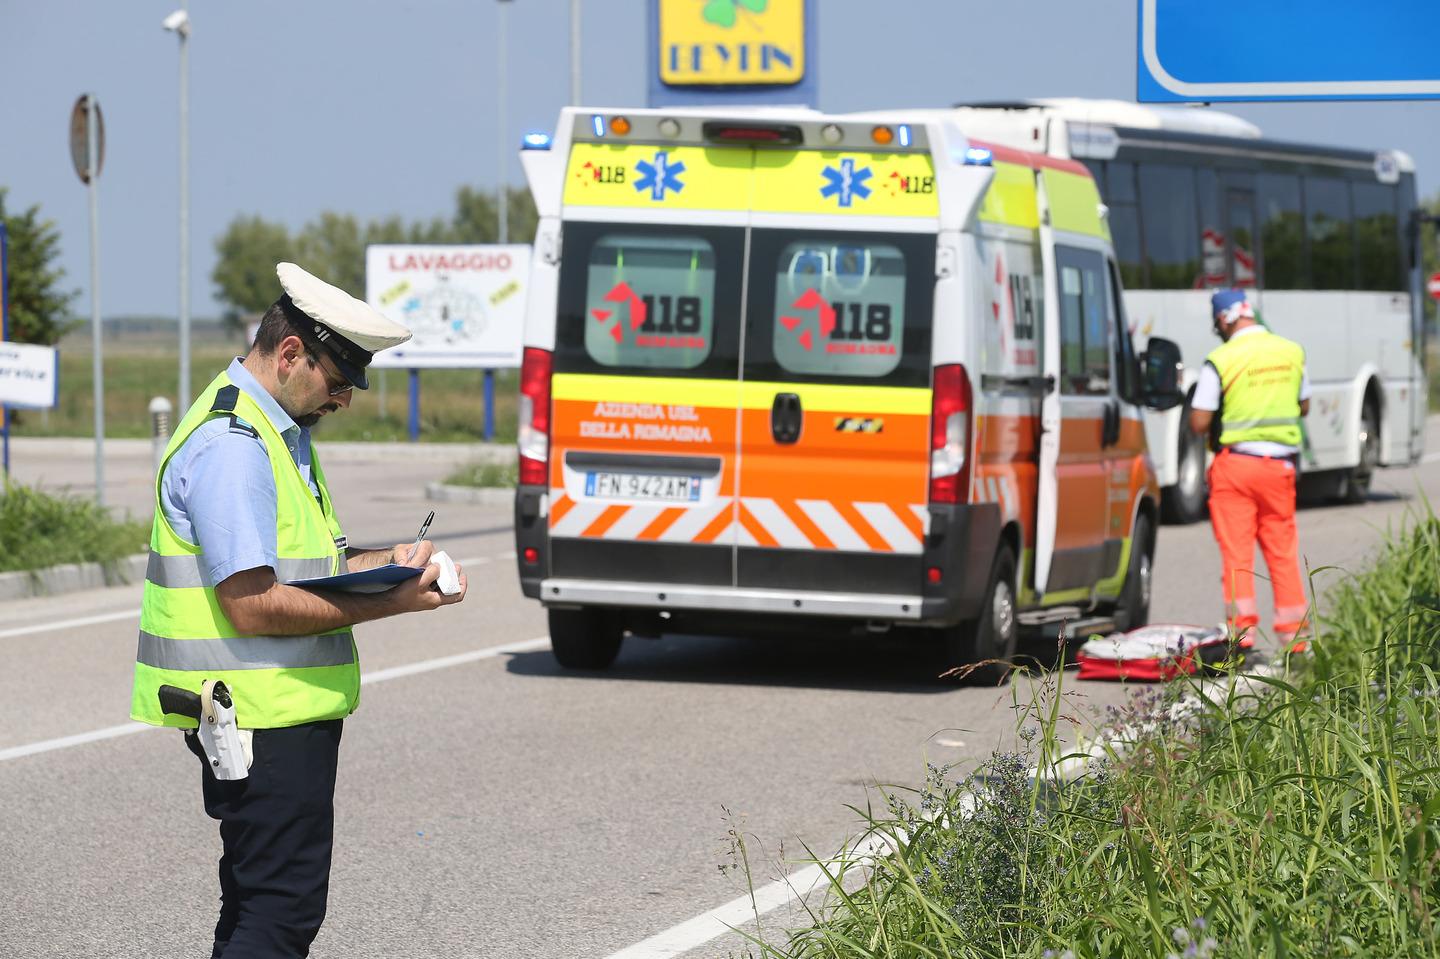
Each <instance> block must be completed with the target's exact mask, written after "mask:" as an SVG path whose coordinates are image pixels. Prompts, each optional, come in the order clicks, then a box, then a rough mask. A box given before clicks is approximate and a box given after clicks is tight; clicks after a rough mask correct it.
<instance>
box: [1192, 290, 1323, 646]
mask: <svg viewBox="0 0 1440 959" xmlns="http://www.w3.org/2000/svg"><path fill="white" fill-rule="evenodd" d="M1210 308H1211V317H1212V320H1213V322H1214V325H1215V332H1216V334H1217V335H1218V336H1219V337H1220V338H1221V339H1222V340H1224V341H1225V342H1224V343H1223V344H1222V345H1220V346H1218V347H1216V348H1215V349H1214V350H1213V351H1211V353H1210V355H1209V356H1207V357H1206V358H1205V366H1204V367H1203V368H1202V369H1201V371H1200V381H1199V382H1198V383H1197V384H1196V386H1195V396H1194V398H1193V399H1192V400H1191V404H1190V405H1191V410H1192V411H1191V414H1190V427H1191V429H1193V430H1194V431H1195V432H1196V433H1200V434H1202V435H1204V434H1206V433H1208V432H1210V429H1211V423H1212V420H1213V419H1214V416H1215V414H1216V413H1217V412H1218V413H1219V414H1220V424H1219V441H1218V445H1219V450H1218V452H1217V453H1216V455H1215V460H1214V462H1213V463H1212V464H1211V466H1210V474H1209V476H1210V521H1211V524H1212V525H1213V526H1214V528H1215V539H1216V540H1217V541H1218V542H1219V544H1220V559H1221V565H1222V567H1223V569H1224V579H1223V591H1224V595H1225V608H1226V616H1227V620H1228V622H1229V625H1230V629H1231V633H1232V635H1233V636H1235V637H1236V639H1237V641H1238V644H1239V645H1240V646H1241V647H1242V648H1248V647H1250V646H1252V645H1253V634H1254V629H1255V627H1256V626H1258V625H1259V622H1260V616H1259V607H1258V606H1257V605H1256V602H1255V577H1254V571H1253V569H1254V563H1255V543H1256V541H1257V540H1258V541H1259V543H1260V550H1261V552H1262V553H1263V554H1264V555H1265V565H1266V566H1267V567H1268V568H1269V570H1270V582H1271V586H1272V588H1273V590H1274V595H1275V623H1274V628H1275V634H1276V636H1277V638H1278V639H1279V640H1280V641H1281V644H1282V647H1283V648H1285V649H1287V650H1288V651H1291V652H1303V651H1304V650H1305V649H1306V646H1307V641H1306V639H1305V638H1304V637H1305V635H1306V633H1307V632H1308V629H1307V623H1306V614H1307V611H1308V605H1307V604H1306V601H1305V587H1304V585H1303V583H1302V581H1301V578H1300V557H1299V552H1300V546H1299V537H1298V535H1297V533H1296V529H1295V479H1296V467H1297V466H1298V465H1299V457H1300V444H1301V441H1302V438H1301V431H1300V418H1301V417H1302V416H1305V415H1306V414H1307V413H1308V412H1309V411H1310V383H1309V380H1308V378H1307V377H1306V374H1305V351H1304V350H1303V349H1301V348H1300V346H1299V345H1298V344H1296V343H1292V342H1291V341H1290V340H1287V339H1285V338H1284V337H1281V336H1277V335H1275V334H1274V333H1271V332H1270V331H1269V330H1267V329H1265V328H1264V327H1263V326H1261V325H1260V324H1259V323H1258V322H1257V321H1256V319H1255V311H1254V309H1253V308H1252V307H1251V305H1250V304H1249V302H1247V301H1246V299H1245V292H1244V291H1243V290H1221V291H1219V292H1217V293H1216V294H1215V295H1214V296H1212V297H1211V298H1210Z"/></svg>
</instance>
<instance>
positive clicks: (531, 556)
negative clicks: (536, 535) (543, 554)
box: [523, 546, 540, 566]
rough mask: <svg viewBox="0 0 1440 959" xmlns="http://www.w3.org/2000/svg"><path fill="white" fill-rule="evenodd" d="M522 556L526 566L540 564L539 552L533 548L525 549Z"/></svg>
mask: <svg viewBox="0 0 1440 959" xmlns="http://www.w3.org/2000/svg"><path fill="white" fill-rule="evenodd" d="M523 555H524V557H525V565H526V566H534V565H535V564H536V563H538V562H540V551H539V550H538V549H536V548H535V547H533V546H527V547H525V552H524V554H523Z"/></svg>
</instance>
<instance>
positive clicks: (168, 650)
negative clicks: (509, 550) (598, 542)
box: [130, 263, 466, 959]
mask: <svg viewBox="0 0 1440 959" xmlns="http://www.w3.org/2000/svg"><path fill="white" fill-rule="evenodd" d="M276 273H277V275H278V276H279V279H280V285H281V287H282V288H283V289H284V294H283V295H282V296H281V297H280V298H279V299H278V300H277V301H276V302H275V304H274V305H273V306H271V307H270V309H269V310H268V311H267V312H266V313H265V315H264V317H263V318H262V319H261V321H260V330H259V333H258V334H257V335H256V337H255V343H254V345H253V346H252V348H251V350H250V353H249V354H248V355H247V356H245V357H244V358H243V359H236V360H235V361H234V362H233V363H231V364H230V366H229V368H228V369H226V370H225V371H224V372H223V373H221V374H220V375H219V376H217V377H215V379H214V380H213V381H212V382H211V383H210V385H209V386H208V387H206V388H205V390H204V392H202V393H201V394H200V396H199V398H198V399H196V401H195V404H194V405H193V406H191V407H190V410H189V411H188V412H187V413H186V414H185V416H184V418H183V419H182V420H181V421H180V423H179V425H178V426H177V427H176V430H175V435H174V437H173V438H172V439H171V441H170V445H169V447H168V448H167V449H166V451H165V457H164V460H163V461H162V464H161V467H160V472H159V475H158V476H157V478H156V484H155V489H156V496H157V506H158V508H157V509H156V511H155V520H154V524H153V527H152V530H151V534H150V562H149V567H148V569H147V571H146V574H145V594H144V602H143V604H142V607H141V612H140V644H139V651H138V653H137V655H136V662H135V684H134V691H133V696H132V702H131V710H130V715H131V717H132V718H134V719H137V720H139V721H141V722H145V723H150V724H152V725H157V726H188V727H191V729H190V730H189V731H187V732H186V736H185V739H186V745H187V746H188V747H189V749H190V751H191V752H193V753H194V754H195V755H196V756H197V757H199V759H200V763H201V766H202V769H203V771H202V776H203V793H204V799H205V811H206V812H207V813H208V814H209V815H210V816H211V817H212V818H214V819H217V820H219V822H220V838H221V841H222V845H223V847H224V854H223V856H222V857H221V859H220V894H221V905H220V920H219V922H218V923H217V924H216V926H215V940H214V947H213V949H212V952H211V956H212V957H220V956H224V957H225V959H251V957H262V956H263V957H266V959H274V957H291V956H305V955H308V953H309V950H310V943H311V942H312V941H313V940H314V938H315V935H316V933H318V932H319V931H320V924H321V922H322V921H323V920H324V918H325V904H326V897H327V893H328V888H329V878H330V854H331V845H332V838H333V831H334V819H335V817H334V792H335V770H336V763H337V759H338V752H339V746H340V732H341V724H342V722H343V720H344V717H346V716H348V715H349V714H350V713H351V712H353V711H354V709H355V705H356V702H357V701H358V699H359V695H360V666H359V661H358V657H357V653H356V648H355V642H354V640H353V639H352V637H351V633H350V627H351V626H353V625H355V624H356V623H362V622H366V621H367V620H374V619H381V618H383V617H386V616H393V615H396V614H397V613H406V612H416V611H421V610H433V609H437V608H439V607H441V606H446V605H449V604H452V603H458V602H460V601H461V600H462V599H463V598H464V596H465V585H466V583H465V577H464V575H463V572H462V573H461V576H460V591H459V592H458V593H457V594H455V595H451V596H445V595H442V594H441V593H440V592H439V591H438V590H436V589H433V588H432V587H433V586H434V584H435V582H436V579H437V577H438V576H439V572H440V570H439V567H438V566H437V565H435V564H433V563H430V562H429V560H430V557H431V555H432V552H433V547H432V545H431V544H430V543H429V542H428V541H425V542H422V543H420V544H419V545H418V546H413V545H412V544H409V543H405V544H399V545H397V546H395V547H393V548H390V549H377V550H364V549H357V548H354V547H350V546H348V545H347V543H346V539H345V535H344V533H343V532H342V531H341V527H340V522H339V520H338V519H337V518H336V516H335V512H334V509H333V506H332V503H331V499H330V491H329V488H328V487H327V485H326V481H325V472H324V470H323V469H321V466H320V460H319V458H318V457H317V456H316V454H315V450H314V448H313V447H312V446H311V443H310V428H311V427H313V426H314V425H315V424H316V423H318V422H319V421H320V420H321V419H323V418H324V417H326V416H329V415H331V414H333V413H337V412H339V411H340V410H343V409H344V408H345V407H347V406H349V405H350V397H351V391H352V390H354V389H362V390H363V389H365V388H366V386H367V385H368V384H367V380H366V372H365V368H366V366H367V365H368V364H369V363H370V360H371V357H372V356H373V355H374V353H375V352H376V351H379V350H383V349H385V348H387V347H391V346H396V345H398V344H400V343H403V342H405V341H406V340H408V339H409V338H410V332H409V331H408V330H406V329H405V328H404V327H401V326H398V325H397V324H395V323H392V322H391V321H390V320H388V319H386V318H385V317H384V316H382V315H380V314H379V313H378V312H376V311H375V310H373V309H371V308H370V307H369V306H367V305H366V304H364V303H361V302H360V301H358V300H356V299H354V298H353V297H351V296H350V295H348V294H347V293H345V292H344V291H342V290H339V289H337V288H335V287H333V286H331V285H330V284H328V283H324V282H322V281H321V280H319V279H317V278H315V277H313V276H311V275H310V274H309V273H306V272H305V271H304V270H302V269H301V268H300V267H298V266H296V265H295V264H293V263H281V264H279V266H278V267H277V268H276ZM389 562H397V563H402V564H408V565H412V566H424V567H425V571H424V572H423V573H422V574H421V575H419V576H417V577H414V578H412V579H409V580H406V581H405V582H403V583H401V584H400V585H398V586H396V587H394V588H393V589H391V590H389V591H387V592H383V593H370V594H357V593H344V592H337V591H324V590H307V589H302V588H300V587H296V586H290V585H287V584H288V583H290V582H293V581H295V580H300V579H307V578H311V577H316V576H326V575H330V574H332V573H338V572H346V571H355V570H361V569H365V568H368V567H372V566H378V565H382V564H385V563H389ZM207 679H208V680H222V681H223V682H224V683H225V685H226V686H228V687H229V689H230V692H231V696H232V698H233V702H234V710H235V722H236V725H238V726H239V727H241V730H242V732H241V736H242V738H248V739H249V746H250V748H249V750H248V752H249V755H250V759H251V763H250V768H249V774H248V776H247V777H246V778H244V779H239V780H234V781H227V780H219V779H216V777H215V775H214V773H213V772H212V770H211V769H210V766H209V764H208V763H207V762H206V760H205V757H204V754H203V751H202V749H201V747H200V746H199V745H198V744H197V742H196V736H195V733H194V731H193V727H194V726H195V723H194V721H193V720H188V719H184V718H181V717H177V716H175V715H173V714H164V713H162V712H161V710H160V706H159V703H158V700H157V692H158V690H159V687H160V686H161V685H166V684H168V685H172V686H178V687H181V688H184V689H188V690H197V691H198V690H199V689H200V688H201V684H202V681H204V680H207Z"/></svg>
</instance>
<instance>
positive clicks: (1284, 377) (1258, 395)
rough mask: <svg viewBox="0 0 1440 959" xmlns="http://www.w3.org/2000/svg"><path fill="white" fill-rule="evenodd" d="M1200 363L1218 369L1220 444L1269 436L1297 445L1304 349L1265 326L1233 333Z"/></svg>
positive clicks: (1298, 440)
mask: <svg viewBox="0 0 1440 959" xmlns="http://www.w3.org/2000/svg"><path fill="white" fill-rule="evenodd" d="M1205 362H1207V363H1209V364H1210V365H1211V366H1213V367H1215V371H1216V372H1217V373H1219V374H1220V445H1221V446H1233V445H1234V444H1236V443H1245V442H1254V441H1261V440H1263V441H1268V442H1271V443H1284V444H1285V445H1286V446H1295V447H1298V446H1299V445H1300V442H1301V433H1300V383H1301V380H1302V378H1303V377H1304V373H1305V351H1304V350H1303V349H1301V347H1300V345H1299V344H1298V343H1292V342H1291V341H1290V340H1287V339H1285V338H1284V337H1283V336H1276V335H1275V334H1274V333H1271V332H1269V331H1268V330H1261V331H1259V332H1256V333H1247V334H1245V335H1244V336H1236V337H1232V338H1231V339H1230V340H1229V341H1228V342H1226V343H1223V344H1221V345H1220V346H1217V347H1216V348H1215V349H1213V350H1211V351H1210V355H1209V356H1207V357H1206V358H1205Z"/></svg>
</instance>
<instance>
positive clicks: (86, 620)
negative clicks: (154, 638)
mask: <svg viewBox="0 0 1440 959" xmlns="http://www.w3.org/2000/svg"><path fill="white" fill-rule="evenodd" d="M121 619H134V620H137V621H138V620H139V619H140V610H139V608H138V607H137V608H136V609H124V610H120V611H119V612H116V613H99V614H98V615H95V616H82V617H81V618H79V619H62V620H58V621H56V622H53V623H36V624H35V625H33V626H19V627H16V628H15V629H0V639H9V638H10V637H12V636H29V635H32V634H34V633H53V632H55V631H56V630H57V629H70V628H72V627H75V626H95V625H97V624H99V623H113V622H115V621H117V620H121Z"/></svg>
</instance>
